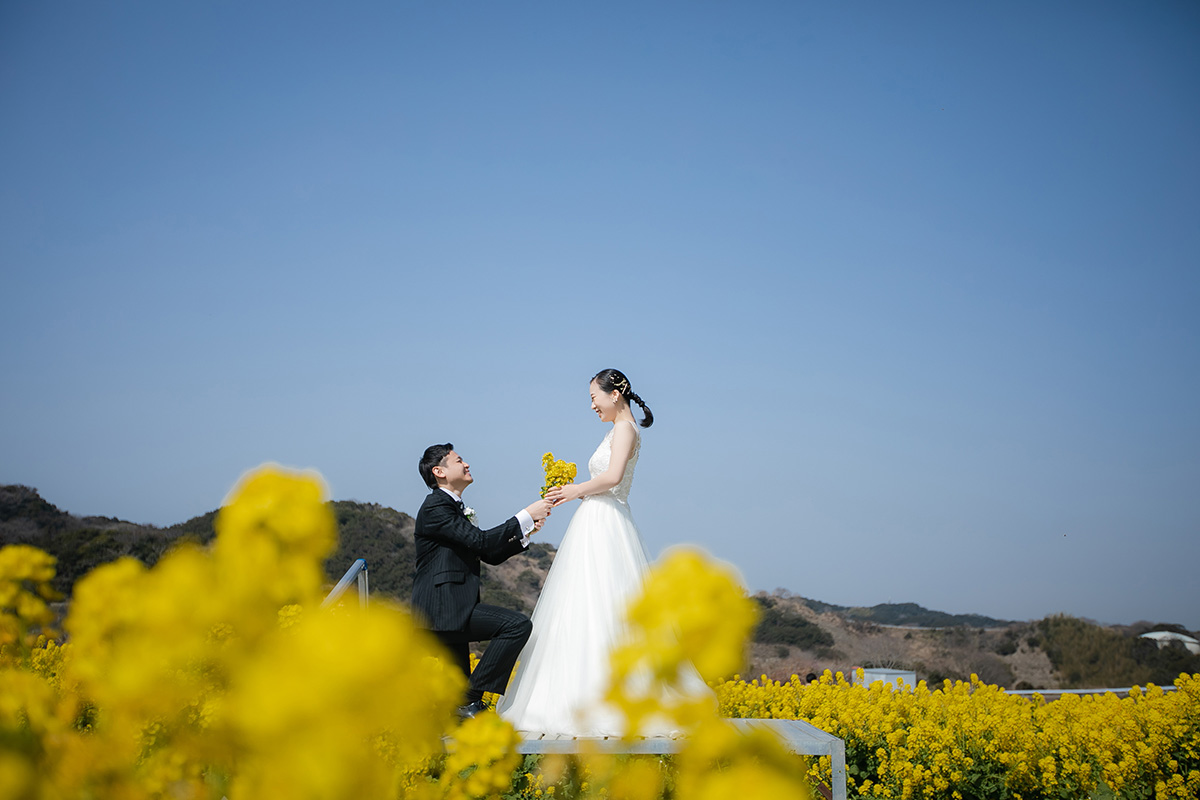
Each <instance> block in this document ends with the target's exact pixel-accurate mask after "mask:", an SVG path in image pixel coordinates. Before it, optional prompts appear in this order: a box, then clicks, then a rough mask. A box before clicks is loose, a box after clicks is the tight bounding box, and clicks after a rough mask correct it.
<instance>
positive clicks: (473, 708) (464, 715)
mask: <svg viewBox="0 0 1200 800" xmlns="http://www.w3.org/2000/svg"><path fill="white" fill-rule="evenodd" d="M487 710H488V704H487V703H485V702H483V701H482V700H476V701H475V702H474V703H467V704H466V705H465V706H459V707H458V718H459V719H471V718H472V717H474V716H475V715H476V714H482V713H483V712H484V711H487Z"/></svg>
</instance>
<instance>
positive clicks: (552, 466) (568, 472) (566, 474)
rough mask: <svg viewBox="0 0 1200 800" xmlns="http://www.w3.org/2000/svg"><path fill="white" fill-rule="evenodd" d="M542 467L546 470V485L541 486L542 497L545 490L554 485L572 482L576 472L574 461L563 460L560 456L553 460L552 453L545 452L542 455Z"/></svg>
mask: <svg viewBox="0 0 1200 800" xmlns="http://www.w3.org/2000/svg"><path fill="white" fill-rule="evenodd" d="M542 469H544V470H545V471H546V485H545V486H543V487H542V497H545V496H546V492H548V491H550V490H551V489H553V488H554V487H555V486H566V485H567V484H568V483H574V482H575V473H576V472H578V468H577V467H576V466H575V464H574V463H572V462H570V461H563V460H562V459H561V458H560V459H557V460H555V458H554V453H546V455H544V456H542Z"/></svg>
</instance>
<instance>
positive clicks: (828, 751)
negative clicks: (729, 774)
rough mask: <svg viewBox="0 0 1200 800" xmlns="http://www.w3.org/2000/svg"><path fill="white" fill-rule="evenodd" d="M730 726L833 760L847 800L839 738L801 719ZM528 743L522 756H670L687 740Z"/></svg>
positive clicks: (527, 739) (840, 799)
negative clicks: (770, 735)
mask: <svg viewBox="0 0 1200 800" xmlns="http://www.w3.org/2000/svg"><path fill="white" fill-rule="evenodd" d="M726 721H727V722H729V723H731V724H733V725H734V726H735V727H737V728H741V729H742V730H749V729H751V728H766V729H767V730H769V731H771V732H772V733H774V734H775V735H777V736H779V737H780V738H781V739H782V740H783V743H784V744H785V745H786V746H787V748H788V749H789V750H791V751H792V752H793V753H799V754H801V755H806V756H829V761H830V764H831V765H832V767H833V775H832V778H831V781H830V782H831V783H832V786H830V789H831V790H832V793H833V800H846V746H845V743H844V742H842V740H841V739H839V738H838V737H836V736H833V735H832V734H828V733H826V732H825V731H823V730H821V729H820V728H817V727H815V726H813V725H811V724H809V723H807V722H804V721H803V720H798V719H730V720H726ZM521 736H522V737H523V738H524V741H522V742H521V744H520V745H518V746H517V752H518V753H543V754H548V753H578V752H581V751H583V750H586V751H587V752H592V753H630V754H645V755H666V754H669V753H677V752H679V750H680V748H681V747H682V746H683V744H684V742H686V741H687V740H686V739H667V738H639V739H635V740H633V742H626V741H624V740H622V739H619V738H586V737H578V738H577V737H573V736H546V735H534V734H526V733H522V734H521Z"/></svg>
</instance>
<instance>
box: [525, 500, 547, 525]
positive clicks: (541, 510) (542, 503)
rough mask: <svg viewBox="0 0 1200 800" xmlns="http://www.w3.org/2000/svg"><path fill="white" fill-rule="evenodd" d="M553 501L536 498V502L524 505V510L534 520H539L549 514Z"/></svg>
mask: <svg viewBox="0 0 1200 800" xmlns="http://www.w3.org/2000/svg"><path fill="white" fill-rule="evenodd" d="M552 507H553V503H551V502H550V501H549V500H538V501H537V502H536V503H530V504H529V505H528V506H526V507H525V511H526V512H528V514H529V516H531V517H533V521H534V522H541V521H542V520H544V519H545V518H546V517H548V516H550V509H551V508H552Z"/></svg>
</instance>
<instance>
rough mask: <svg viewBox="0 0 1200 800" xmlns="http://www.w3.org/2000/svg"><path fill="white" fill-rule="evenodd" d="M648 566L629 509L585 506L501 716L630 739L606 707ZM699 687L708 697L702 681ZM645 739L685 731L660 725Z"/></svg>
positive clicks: (542, 729) (541, 728)
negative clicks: (614, 658)
mask: <svg viewBox="0 0 1200 800" xmlns="http://www.w3.org/2000/svg"><path fill="white" fill-rule="evenodd" d="M647 567H648V559H647V556H646V548H645V546H644V545H643V544H642V538H641V535H640V534H639V533H638V529H637V526H636V525H634V523H633V517H632V515H631V514H630V511H629V506H628V505H626V504H625V503H622V502H621V501H619V500H617V499H616V498H614V497H610V496H605V495H597V496H592V497H588V498H585V499H584V500H582V501H581V502H580V505H579V508H578V509H577V510H576V512H575V515H574V516H573V517H572V518H571V522H570V524H569V525H568V526H567V531H566V533H565V534H563V540H562V546H561V547H559V549H558V554H557V555H556V556H555V558H554V563H553V564H552V565H551V567H550V572H549V574H548V575H547V576H546V583H545V586H543V587H542V593H541V596H540V597H539V598H538V602H537V607H536V608H535V609H534V611H533V633H532V634H531V635H530V637H529V641H528V642H527V643H526V644H525V649H524V650H522V651H521V657H520V659H519V661H518V666H517V673H516V676H515V677H514V678H513V681H512V683H511V684H510V686H509V690H508V692H507V693H506V694H505V695H504V697H503V699H502V700H501V702H500V704H499V707H498V709H497V710H498V711H499V713H500V716H502V717H503V718H505V719H507V720H508V721H509V722H511V723H512V724H513V726H514V727H515V728H516V729H517V730H521V731H531V732H538V733H546V734H562V735H568V736H589V737H590V736H621V735H623V734H624V732H625V731H624V726H623V724H622V722H623V716H622V715H621V714H620V713H618V711H617V710H616V709H615V708H613V707H612V706H611V705H610V704H608V703H606V702H605V701H604V694H605V692H606V691H607V689H608V683H609V674H610V673H609V656H610V654H611V652H612V650H613V648H614V647H615V646H616V645H617V644H619V643H620V642H622V641H623V640H624V638H625V635H626V630H627V626H626V624H625V610H626V606H627V605H628V604H629V602H630V601H631V600H634V599H636V598H637V596H638V594H639V593H640V591H641V588H642V581H643V580H644V577H645V574H646V570H647ZM694 683H696V684H698V690H699V691H705V692H707V691H708V690H707V687H705V686H704V684H703V681H701V680H700V677H699V676H698V675H696V676H695V681H694ZM641 733H642V735H652V736H671V735H676V734H678V733H679V732H678V731H676V730H672V728H671V726H670V725H669V724H667V723H665V722H662V721H660V722H658V723H657V725H652V727H651V728H650V729H649V730H646V729H644V730H643V731H641Z"/></svg>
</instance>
